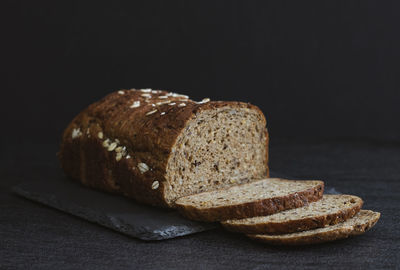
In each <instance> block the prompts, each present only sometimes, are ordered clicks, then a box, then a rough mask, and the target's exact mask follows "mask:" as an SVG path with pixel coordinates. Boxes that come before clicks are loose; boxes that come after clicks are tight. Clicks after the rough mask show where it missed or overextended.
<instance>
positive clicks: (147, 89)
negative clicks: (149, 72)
mask: <svg viewBox="0 0 400 270" xmlns="http://www.w3.org/2000/svg"><path fill="white" fill-rule="evenodd" d="M140 91H142V92H144V93H150V92H151V88H146V89H140Z"/></svg>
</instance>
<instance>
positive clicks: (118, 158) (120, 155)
mask: <svg viewBox="0 0 400 270" xmlns="http://www.w3.org/2000/svg"><path fill="white" fill-rule="evenodd" d="M121 158H122V153H117V155H116V156H115V160H116V161H120V160H121Z"/></svg>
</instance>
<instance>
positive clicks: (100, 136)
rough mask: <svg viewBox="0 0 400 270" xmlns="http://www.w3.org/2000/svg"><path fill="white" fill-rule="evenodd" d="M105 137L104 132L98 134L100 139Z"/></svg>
mask: <svg viewBox="0 0 400 270" xmlns="http://www.w3.org/2000/svg"><path fill="white" fill-rule="evenodd" d="M103 136H104V135H103V132H101V131H100V132H99V133H97V137H99V139H103Z"/></svg>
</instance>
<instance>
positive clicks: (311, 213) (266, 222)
mask: <svg viewBox="0 0 400 270" xmlns="http://www.w3.org/2000/svg"><path fill="white" fill-rule="evenodd" d="M362 205H363V200H362V199H361V198H359V197H357V196H352V195H324V196H323V197H322V199H321V200H319V201H316V202H312V203H310V204H308V205H305V206H303V207H300V208H296V209H290V210H287V211H283V212H280V213H276V214H273V215H269V216H260V217H252V218H245V219H231V220H226V221H223V222H222V225H223V226H224V227H225V228H226V229H228V230H230V231H234V232H242V233H251V234H255V233H268V234H284V233H292V232H298V231H306V230H311V229H315V228H322V227H325V226H327V225H334V224H337V223H339V222H343V221H345V220H347V219H349V218H351V217H353V216H354V215H355V214H357V213H358V212H359V211H360V209H361V207H362Z"/></svg>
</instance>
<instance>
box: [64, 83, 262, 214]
mask: <svg viewBox="0 0 400 270" xmlns="http://www.w3.org/2000/svg"><path fill="white" fill-rule="evenodd" d="M123 91H124V94H122V95H121V94H119V93H118V92H114V93H111V94H109V95H107V96H106V97H104V98H103V99H101V100H100V101H98V102H96V103H93V104H91V105H90V106H89V107H88V108H86V109H85V110H83V111H82V112H81V113H80V114H79V115H77V116H76V117H75V118H74V119H73V120H72V122H71V123H70V124H69V125H68V127H67V128H66V129H65V131H64V133H63V136H62V141H61V147H60V151H59V153H58V157H59V159H60V163H61V167H62V168H63V169H64V171H65V173H66V174H67V175H68V176H69V177H70V178H72V179H75V180H77V181H79V182H81V183H82V184H83V185H85V186H88V187H92V188H96V189H100V190H104V191H107V192H112V193H117V194H123V195H125V196H127V197H130V198H134V199H136V200H137V201H139V202H143V203H147V204H151V205H155V206H162V207H171V205H169V204H168V203H167V202H166V199H165V194H164V189H165V188H166V185H165V181H166V180H165V174H166V166H167V162H168V159H169V156H170V154H171V149H172V147H173V146H174V144H175V141H176V139H177V138H178V136H179V135H180V134H181V132H182V131H183V130H184V128H185V126H186V124H187V122H188V121H189V120H191V119H192V117H193V116H194V115H195V114H196V113H197V112H199V111H201V110H207V109H215V108H220V107H224V106H229V107H230V108H248V109H251V110H256V111H257V112H259V113H260V115H261V117H262V118H263V121H265V117H264V116H263V114H262V112H261V111H260V109H259V108H258V107H257V106H254V105H251V104H249V103H242V102H222V101H214V102H208V103H203V104H198V103H196V102H193V101H191V100H187V101H182V100H181V98H179V97H169V98H168V99H169V100H171V101H173V102H176V103H177V104H179V103H180V102H184V103H186V106H185V107H178V106H169V105H167V104H165V105H161V106H160V107H158V108H161V110H160V111H164V112H166V113H165V115H162V116H161V115H160V111H159V112H157V113H154V114H152V115H146V113H148V112H149V111H150V110H151V106H149V105H147V106H143V105H144V104H147V103H145V98H143V97H142V96H141V95H142V94H143V92H141V91H136V90H134V91H131V90H123ZM167 93H169V92H166V91H160V92H159V93H158V94H151V95H153V96H160V95H166V94H167ZM135 100H140V101H141V106H140V107H138V108H134V109H132V108H130V105H131V104H132V103H133V101H135ZM156 101H164V100H156ZM178 102H179V103H178ZM77 128H79V129H80V131H81V132H82V135H81V136H79V137H77V138H75V139H72V136H71V134H72V132H73V130H74V129H77ZM88 129H89V131H87V130H88ZM86 132H88V133H86ZM99 132H102V133H103V135H104V138H109V139H110V140H112V141H113V140H115V139H118V140H119V141H120V142H121V144H120V145H121V146H125V147H126V149H127V153H128V154H129V155H130V156H131V158H130V159H126V158H122V159H121V160H119V161H116V153H115V152H114V151H107V148H105V147H103V146H102V143H103V140H101V139H100V138H98V136H97V134H98V133H99ZM267 135H268V133H267ZM267 140H268V136H267ZM140 162H143V163H146V164H147V165H148V166H149V167H150V168H151V170H149V171H148V172H146V173H144V174H142V173H140V172H139V170H138V169H137V165H138V163H140ZM265 167H266V169H265V170H266V173H267V175H268V160H267V161H266V164H265ZM154 181H158V182H159V187H158V188H157V189H152V184H153V182H154Z"/></svg>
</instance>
